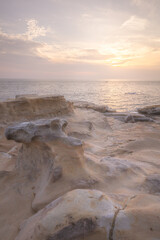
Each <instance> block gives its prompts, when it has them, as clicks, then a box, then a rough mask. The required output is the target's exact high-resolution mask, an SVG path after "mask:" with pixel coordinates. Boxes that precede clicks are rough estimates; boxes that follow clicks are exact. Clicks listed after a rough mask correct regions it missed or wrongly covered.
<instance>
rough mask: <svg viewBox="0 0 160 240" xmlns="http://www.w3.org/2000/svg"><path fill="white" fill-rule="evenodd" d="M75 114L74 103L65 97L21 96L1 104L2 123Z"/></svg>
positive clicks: (0, 119) (0, 120) (0, 118)
mask: <svg viewBox="0 0 160 240" xmlns="http://www.w3.org/2000/svg"><path fill="white" fill-rule="evenodd" d="M71 112H73V106H72V103H70V102H68V101H66V100H65V98H64V97H63V96H42V97H40V96H34V95H28V96H25V95H24V96H19V97H17V98H16V99H13V100H8V101H5V102H0V123H10V122H17V121H26V120H35V119H40V118H51V117H56V116H62V115H65V114H68V113H71Z"/></svg>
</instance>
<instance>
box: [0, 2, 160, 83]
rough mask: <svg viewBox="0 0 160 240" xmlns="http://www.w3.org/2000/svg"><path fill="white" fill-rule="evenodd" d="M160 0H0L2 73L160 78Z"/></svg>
mask: <svg viewBox="0 0 160 240" xmlns="http://www.w3.org/2000/svg"><path fill="white" fill-rule="evenodd" d="M159 23H160V0H152V1H151V0H27V1H26V0H14V1H13V0H5V1H3V0H0V78H16V79H17V78H18V79H53V80H59V79H63V80H65V79H66V80H68V79H69V80H103V79H133V80H154V81H156V80H160V27H159Z"/></svg>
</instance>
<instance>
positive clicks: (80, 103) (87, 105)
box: [74, 101, 115, 113]
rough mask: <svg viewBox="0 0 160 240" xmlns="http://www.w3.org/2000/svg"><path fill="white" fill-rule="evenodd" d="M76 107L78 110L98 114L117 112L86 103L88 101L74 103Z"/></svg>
mask: <svg viewBox="0 0 160 240" xmlns="http://www.w3.org/2000/svg"><path fill="white" fill-rule="evenodd" d="M74 107H77V108H86V109H92V110H94V111H97V112H101V113H105V112H115V110H113V109H111V108H109V107H108V106H106V105H97V104H94V103H90V102H86V101H77V102H74Z"/></svg>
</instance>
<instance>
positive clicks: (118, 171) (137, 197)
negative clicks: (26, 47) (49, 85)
mask: <svg viewBox="0 0 160 240" xmlns="http://www.w3.org/2000/svg"><path fill="white" fill-rule="evenodd" d="M21 101H22V102H23V104H24V102H25V103H26V108H25V107H24V111H22V113H24V115H23V116H22V115H20V114H19V116H18V113H19V112H18V111H19V110H20V109H21V110H23V108H22V106H23V104H22V105H21V103H20V102H21ZM48 101H49V102H48ZM56 101H57V102H56ZM11 103H12V104H11V105H10V103H8V105H5V104H6V102H5V103H4V104H3V103H1V106H3V107H5V106H7V107H6V111H5V110H4V109H5V108H4V109H3V110H4V111H3V112H2V113H1V114H2V115H1V116H2V119H1V120H2V122H3V124H1V126H0V199H1V201H0V216H1V217H0V234H1V238H2V239H7V240H14V239H16V240H30V239H32V240H44V239H45V240H84V239H85V240H91V239H92V240H99V239H101V240H124V239H127V240H142V239H145V240H151V239H152V240H153V239H154V240H158V239H160V229H159V223H160V217H159V216H160V188H159V183H160V170H159V169H160V164H159V159H160V151H159V146H160V140H159V139H160V127H159V121H157V119H158V117H157V119H156V121H155V120H153V119H152V118H151V117H150V116H149V117H148V116H145V115H143V114H138V113H117V112H116V113H115V112H109V111H110V110H109V109H108V108H106V106H105V107H104V108H103V107H101V106H97V105H94V104H93V105H92V104H89V103H88V104H87V103H85V104H84V103H83V104H82V105H83V107H82V106H81V107H79V106H80V105H79V104H78V105H77V106H76V107H75V109H74V112H73V108H72V104H71V103H68V102H67V101H66V100H65V99H64V98H63V97H53V98H52V97H49V98H47V97H45V98H44V101H43V98H39V97H38V96H33V95H32V96H28V97H26V96H17V98H16V100H14V101H11ZM31 103H34V104H33V105H32V106H31ZM48 103H49V105H47V104H48ZM11 106H14V108H12V107H11ZM24 106H25V105H24ZM35 106H36V107H35ZM34 107H35V111H32V110H33V108H34ZM9 109H10V110H9ZM13 109H15V113H13V111H11V110H13ZM31 109H32V110H31ZM43 110H44V111H43ZM63 110H64V111H63ZM107 111H108V112H107ZM27 112H28V116H27ZM9 113H12V115H11V116H10V115H8V114H9ZM70 113H72V114H70ZM57 115H60V116H58V117H55V116H57ZM7 116H8V117H7ZM51 116H53V117H51ZM24 118H25V121H24ZM37 119H38V120H37ZM154 119H155V118H154ZM7 120H8V121H7ZM10 121H13V123H12V124H10V126H8V123H9V122H10ZM15 121H19V122H20V123H14V122H15ZM5 122H6V123H7V124H6V125H5ZM144 122H145V123H144ZM127 123H128V124H127ZM132 123H134V124H132ZM4 129H6V130H5V131H4ZM4 132H5V133H4ZM4 134H5V136H6V138H7V139H8V140H10V141H8V140H6V139H5V136H4ZM8 226H9V227H8Z"/></svg>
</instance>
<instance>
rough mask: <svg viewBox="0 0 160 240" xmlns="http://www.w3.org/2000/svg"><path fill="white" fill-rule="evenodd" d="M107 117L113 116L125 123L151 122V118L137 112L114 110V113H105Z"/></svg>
mask: <svg viewBox="0 0 160 240" xmlns="http://www.w3.org/2000/svg"><path fill="white" fill-rule="evenodd" d="M105 116H107V117H114V118H115V119H118V120H120V121H122V122H125V123H135V122H153V119H152V118H149V117H146V116H144V115H143V114H139V113H136V112H135V113H134V112H133V113H128V112H116V113H105Z"/></svg>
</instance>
